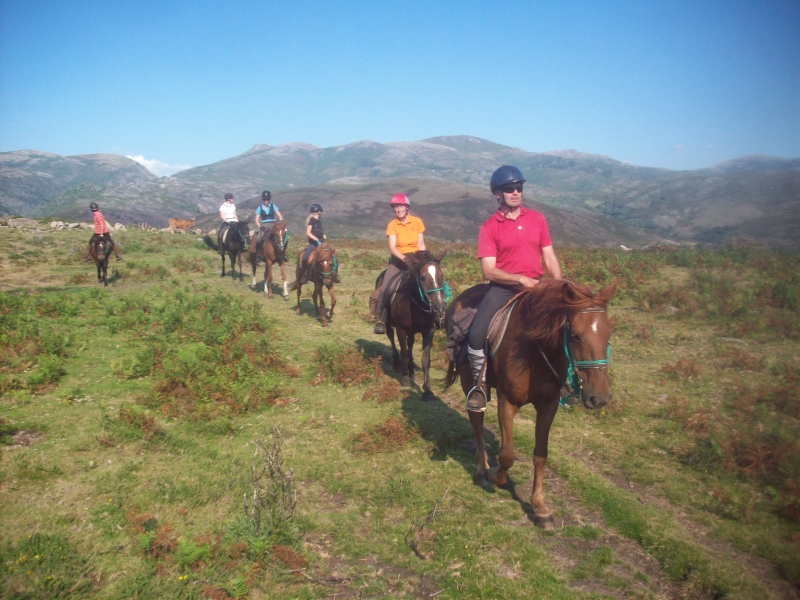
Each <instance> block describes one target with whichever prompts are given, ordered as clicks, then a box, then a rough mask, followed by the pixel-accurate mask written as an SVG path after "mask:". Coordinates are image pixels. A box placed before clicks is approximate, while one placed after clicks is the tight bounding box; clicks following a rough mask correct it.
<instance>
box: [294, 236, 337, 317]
mask: <svg viewBox="0 0 800 600" xmlns="http://www.w3.org/2000/svg"><path fill="white" fill-rule="evenodd" d="M302 260H303V252H302V251H301V252H300V254H299V255H298V256H297V268H296V269H295V277H296V281H295V282H294V283H291V284H289V290H290V291H291V290H293V289H297V308H296V312H297V314H298V315H299V314H300V295H301V293H302V288H303V284H302V283H301V279H300V277H301V275H302V273H301V270H300V263H301V261H302ZM338 269H339V261H338V259H337V257H336V250H334V249H333V248H331V246H330V244H328V242H322V244H320V245H319V246H317V247H316V248H315V249H314V251H313V252H312V253H311V255H310V256H309V257H308V265H307V266H306V273H307V275H308V282H309V283H313V284H314V293H313V295H312V298H313V300H314V311H315V312H316V314H317V318H319V319H320V321H322V326H323V327H327V326H328V319H332V318H333V309H334V307H335V306H336V294H335V293H334V291H333V276H334V274H335V273H336V272H337V271H338ZM323 288H327V289H328V293H330V295H331V309H330V310H329V311H328V313H327V315H326V313H325V300H324V299H323V298H322V289H323ZM317 301H319V304H317Z"/></svg>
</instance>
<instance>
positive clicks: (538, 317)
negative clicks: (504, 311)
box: [520, 279, 606, 344]
mask: <svg viewBox="0 0 800 600" xmlns="http://www.w3.org/2000/svg"><path fill="white" fill-rule="evenodd" d="M605 305H606V303H605V301H603V300H600V299H599V298H597V297H596V296H595V293H594V292H593V291H592V290H591V289H590V288H589V286H586V285H584V284H582V283H573V282H571V281H567V280H565V279H544V280H542V281H541V282H540V283H539V285H537V286H536V287H535V288H533V289H532V290H531V291H529V292H527V293H526V294H525V295H524V296H523V297H522V298H521V299H520V316H521V317H522V336H523V337H524V338H526V339H527V340H529V341H534V340H539V341H542V342H544V343H546V344H555V343H557V342H558V339H559V332H560V330H561V327H563V325H564V320H565V319H566V318H567V317H568V316H569V315H571V314H573V313H576V312H578V311H581V310H585V309H587V308H605Z"/></svg>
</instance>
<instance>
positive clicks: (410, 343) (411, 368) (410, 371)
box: [406, 333, 414, 381]
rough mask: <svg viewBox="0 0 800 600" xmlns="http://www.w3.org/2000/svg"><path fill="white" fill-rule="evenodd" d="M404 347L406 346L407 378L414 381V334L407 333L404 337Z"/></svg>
mask: <svg viewBox="0 0 800 600" xmlns="http://www.w3.org/2000/svg"><path fill="white" fill-rule="evenodd" d="M406 345H407V346H408V377H409V379H410V380H411V381H414V334H413V333H409V334H408V335H407V336H406Z"/></svg>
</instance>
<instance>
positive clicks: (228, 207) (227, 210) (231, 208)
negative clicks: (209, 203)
mask: <svg viewBox="0 0 800 600" xmlns="http://www.w3.org/2000/svg"><path fill="white" fill-rule="evenodd" d="M219 217H220V219H222V224H221V225H220V226H219V231H218V232H217V242H218V244H219V253H220V256H222V255H224V253H225V248H224V246H223V245H222V239H223V238H224V236H225V231H226V230H227V229H228V228H229V227H230V226H229V225H228V223H236V222H238V221H239V217H237V216H236V205H235V204H234V203H233V194H231V193H230V192H228V193H227V194H225V202H223V203H222V205H221V206H220V207H219Z"/></svg>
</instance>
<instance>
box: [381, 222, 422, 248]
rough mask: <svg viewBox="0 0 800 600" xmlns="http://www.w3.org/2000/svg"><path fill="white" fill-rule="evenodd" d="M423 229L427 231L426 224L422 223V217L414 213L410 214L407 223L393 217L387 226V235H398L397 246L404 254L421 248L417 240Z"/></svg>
mask: <svg viewBox="0 0 800 600" xmlns="http://www.w3.org/2000/svg"><path fill="white" fill-rule="evenodd" d="M423 231H425V225H423V224H422V219H420V218H419V217H415V216H413V215H408V220H407V221H406V222H405V223H401V222H400V221H398V220H397V219H392V220H391V222H390V223H389V224H388V225H387V226H386V235H387V236H390V235H394V236H397V243H396V244H395V246H396V247H397V249H398V251H400V252H402V253H403V254H408V253H409V252H416V251H417V250H419V248H418V247H417V240H418V239H419V234H420V233H422V232H423Z"/></svg>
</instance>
